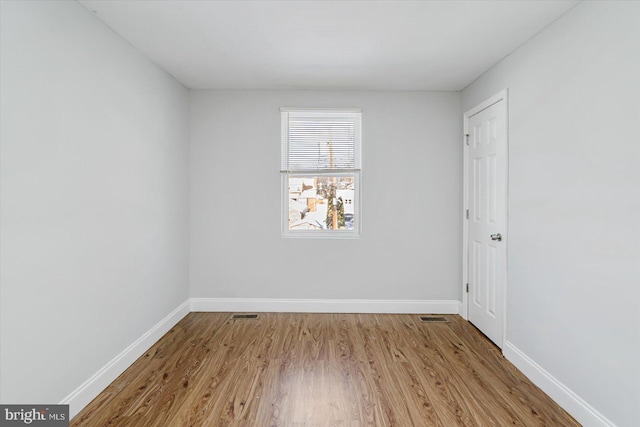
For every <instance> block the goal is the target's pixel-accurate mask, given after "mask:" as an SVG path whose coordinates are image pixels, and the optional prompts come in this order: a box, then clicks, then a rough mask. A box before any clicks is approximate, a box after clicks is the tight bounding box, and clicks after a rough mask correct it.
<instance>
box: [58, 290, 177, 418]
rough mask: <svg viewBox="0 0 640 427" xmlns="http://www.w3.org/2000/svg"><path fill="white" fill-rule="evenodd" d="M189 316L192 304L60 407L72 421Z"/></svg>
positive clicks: (155, 328) (158, 326)
mask: <svg viewBox="0 0 640 427" xmlns="http://www.w3.org/2000/svg"><path fill="white" fill-rule="evenodd" d="M187 314H189V300H187V301H185V302H184V303H182V304H180V306H179V307H178V308H176V309H175V310H173V311H172V312H171V313H170V314H169V315H168V316H167V317H165V318H164V319H162V320H161V321H160V322H158V323H157V324H156V325H155V326H153V327H152V328H151V329H149V330H148V331H147V332H146V333H145V334H144V335H142V336H141V337H140V338H138V339H137V340H136V341H135V342H134V343H133V344H131V345H130V346H129V347H127V348H126V349H124V351H122V353H120V354H119V355H117V356H116V357H114V358H113V359H112V360H111V361H110V362H109V363H107V364H106V365H105V366H103V367H102V368H101V369H100V370H99V371H98V372H96V373H95V374H93V376H92V377H91V378H89V379H88V380H87V381H85V382H84V383H83V384H82V385H80V387H78V388H77V389H75V390H74V391H73V392H71V394H69V395H68V396H67V397H65V398H64V399H62V401H61V402H60V404H63V405H69V417H70V418H73V417H75V416H76V414H77V413H78V412H80V411H81V410H82V408H84V407H85V406H86V405H87V404H88V403H89V402H91V401H92V400H93V399H95V397H96V396H98V394H100V392H102V391H103V390H104V389H105V388H106V387H107V386H108V385H109V384H111V383H112V382H113V380H115V379H116V378H118V376H119V375H120V374H122V373H123V372H124V371H125V370H126V369H127V368H128V367H129V366H131V364H133V362H135V361H136V360H137V359H138V358H139V357H140V356H142V355H143V354H144V353H145V351H147V350H148V349H149V348H151V346H152V345H153V344H155V343H156V341H158V340H159V339H160V338H161V337H162V336H163V335H164V334H166V333H167V332H168V331H169V330H170V329H171V328H173V327H174V326H175V325H176V323H178V322H179V321H180V320H181V319H182V318H183V317H184V316H186V315H187Z"/></svg>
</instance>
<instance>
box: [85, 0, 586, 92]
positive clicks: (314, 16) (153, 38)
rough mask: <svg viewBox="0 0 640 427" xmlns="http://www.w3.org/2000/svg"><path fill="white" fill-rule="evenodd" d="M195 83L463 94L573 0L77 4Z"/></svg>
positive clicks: (132, 0)
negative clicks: (462, 92) (457, 91)
mask: <svg viewBox="0 0 640 427" xmlns="http://www.w3.org/2000/svg"><path fill="white" fill-rule="evenodd" d="M79 2H80V3H81V4H82V5H84V6H85V7H86V8H87V9H88V10H90V11H91V12H92V13H93V14H94V15H95V16H96V17H97V18H98V19H100V20H102V21H103V22H104V23H106V24H107V25H108V26H109V27H111V28H112V29H113V30H114V31H115V32H116V33H118V34H119V35H120V36H121V37H122V38H124V39H125V40H127V41H128V42H129V43H131V44H132V45H133V46H134V47H135V48H136V49H138V50H139V51H140V52H141V53H142V54H143V55H145V56H147V57H148V58H150V59H151V60H152V61H154V62H155V63H156V64H158V65H159V66H160V67H162V68H163V69H164V70H166V71H167V72H169V73H170V74H172V75H173V76H174V77H176V78H177V79H178V80H179V81H180V82H181V83H183V84H184V85H185V86H187V87H189V88H192V89H302V88H304V89H378V90H386V89H393V90H461V89H463V88H464V87H465V86H467V85H468V84H469V83H471V82H472V81H473V80H474V79H476V78H477V77H478V76H480V75H481V74H482V73H483V72H485V71H486V70H488V69H489V68H490V67H491V66H492V65H494V64H495V63H496V62H498V61H499V60H500V59H502V58H503V57H504V56H506V55H508V54H509V53H510V52H512V51H513V50H514V49H516V48H517V47H519V46H520V45H522V44H523V43H524V42H526V41H527V40H528V39H530V38H531V37H532V36H534V35H535V34H537V33H538V32H540V31H541V30H542V29H543V28H545V27H546V26H547V25H549V24H550V23H551V22H553V21H554V20H556V19H557V18H558V17H560V16H561V15H562V14H564V13H565V12H566V11H567V10H569V9H570V8H571V7H573V6H574V5H575V4H576V3H578V1H577V0H569V1H564V0H553V1H551V0H549V1H543V0H533V1H528V0H521V1H508V0H503V1H488V0H486V1H485V0H471V1H433V0H432V1H427V0H423V1H420V0H414V1H399V0H396V1H393V0H388V1H371V0H370V1H352V0H342V1H329V0H289V1H268V0H264V1H241V0H235V1H206V0H199V1H190V0H126V1H105V0H79Z"/></svg>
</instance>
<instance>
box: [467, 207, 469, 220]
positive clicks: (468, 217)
mask: <svg viewBox="0 0 640 427" xmlns="http://www.w3.org/2000/svg"><path fill="white" fill-rule="evenodd" d="M467 219H469V209H467Z"/></svg>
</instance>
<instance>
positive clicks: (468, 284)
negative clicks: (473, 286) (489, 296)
mask: <svg viewBox="0 0 640 427" xmlns="http://www.w3.org/2000/svg"><path fill="white" fill-rule="evenodd" d="M467 293H469V284H468V283H467Z"/></svg>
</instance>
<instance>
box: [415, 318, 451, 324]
mask: <svg viewBox="0 0 640 427" xmlns="http://www.w3.org/2000/svg"><path fill="white" fill-rule="evenodd" d="M420 321H421V322H424V323H448V322H449V321H448V320H447V319H446V318H445V317H437V316H420Z"/></svg>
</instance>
